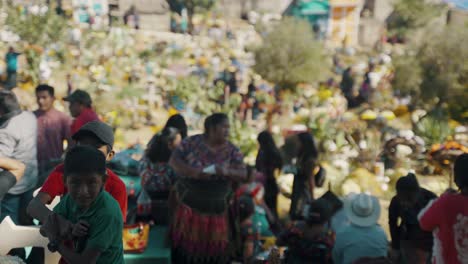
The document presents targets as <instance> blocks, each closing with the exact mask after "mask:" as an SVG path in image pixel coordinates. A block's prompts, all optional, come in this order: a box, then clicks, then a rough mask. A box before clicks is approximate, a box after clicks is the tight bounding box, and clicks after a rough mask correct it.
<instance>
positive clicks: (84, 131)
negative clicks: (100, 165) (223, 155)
mask: <svg viewBox="0 0 468 264" xmlns="http://www.w3.org/2000/svg"><path fill="white" fill-rule="evenodd" d="M73 139H74V140H75V141H76V144H77V145H78V146H91V147H94V148H96V149H98V150H99V151H101V152H102V153H103V154H104V155H105V157H106V160H107V161H110V160H112V158H113V157H114V151H113V150H112V148H113V146H114V131H113V130H112V127H110V126H109V125H107V124H106V123H103V122H100V121H93V122H89V123H87V124H85V125H84V126H82V127H81V128H80V130H78V132H76V133H75V134H74V135H73Z"/></svg>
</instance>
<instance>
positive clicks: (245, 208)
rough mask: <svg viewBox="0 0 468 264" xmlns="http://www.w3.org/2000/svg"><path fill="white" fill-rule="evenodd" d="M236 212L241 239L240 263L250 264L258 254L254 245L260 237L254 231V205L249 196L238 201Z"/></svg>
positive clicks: (257, 249) (257, 245) (256, 245)
mask: <svg viewBox="0 0 468 264" xmlns="http://www.w3.org/2000/svg"><path fill="white" fill-rule="evenodd" d="M237 203H238V212H239V216H238V217H239V224H240V237H241V256H240V259H242V263H251V261H252V260H253V258H254V257H255V255H256V254H258V253H259V252H260V247H259V244H258V243H256V242H257V241H258V240H259V239H260V237H259V235H260V234H259V232H258V230H256V229H255V225H254V222H253V216H254V213H255V203H254V200H253V198H252V197H250V196H249V195H243V196H241V197H239V199H238V202H237Z"/></svg>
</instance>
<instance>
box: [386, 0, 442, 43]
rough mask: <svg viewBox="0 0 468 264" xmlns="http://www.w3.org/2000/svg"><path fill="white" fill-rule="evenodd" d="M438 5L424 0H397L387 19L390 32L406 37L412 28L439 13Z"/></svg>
mask: <svg viewBox="0 0 468 264" xmlns="http://www.w3.org/2000/svg"><path fill="white" fill-rule="evenodd" d="M441 10H442V8H441V7H440V6H439V5H436V4H433V3H428V1H425V0H398V1H397V2H396V3H395V4H394V11H393V14H392V16H391V17H390V19H389V21H388V29H389V30H390V33H392V34H396V35H398V36H400V37H406V36H407V35H408V34H409V33H410V32H411V31H412V30H415V29H419V28H422V27H424V26H425V25H427V23H428V22H429V21H430V20H431V19H433V18H435V17H437V16H438V15H440V14H441Z"/></svg>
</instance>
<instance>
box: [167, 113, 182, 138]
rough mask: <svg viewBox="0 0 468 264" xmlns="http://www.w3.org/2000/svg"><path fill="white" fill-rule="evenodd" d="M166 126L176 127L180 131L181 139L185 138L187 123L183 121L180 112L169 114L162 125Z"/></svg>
mask: <svg viewBox="0 0 468 264" xmlns="http://www.w3.org/2000/svg"><path fill="white" fill-rule="evenodd" d="M167 127H173V128H177V130H179V132H180V135H181V136H182V139H185V138H186V137H187V131H188V127H187V123H186V122H185V119H184V117H183V116H182V115H181V114H177V115H173V116H171V117H170V118H169V119H168V120H167V122H166V125H165V126H164V128H167Z"/></svg>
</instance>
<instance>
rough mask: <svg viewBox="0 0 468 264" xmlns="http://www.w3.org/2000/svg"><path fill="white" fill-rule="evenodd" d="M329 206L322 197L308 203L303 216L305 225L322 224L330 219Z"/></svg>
mask: <svg viewBox="0 0 468 264" xmlns="http://www.w3.org/2000/svg"><path fill="white" fill-rule="evenodd" d="M330 217H331V206H330V205H329V203H328V202H327V201H326V200H325V199H323V198H320V199H317V200H315V201H312V202H311V203H310V204H309V210H308V211H307V215H306V217H305V221H306V223H307V225H309V226H312V225H322V224H325V223H327V222H328V221H330Z"/></svg>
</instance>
